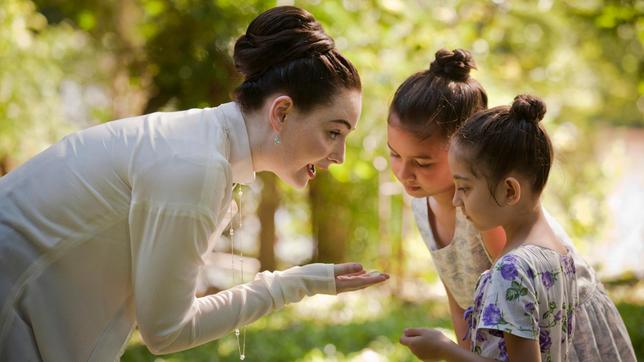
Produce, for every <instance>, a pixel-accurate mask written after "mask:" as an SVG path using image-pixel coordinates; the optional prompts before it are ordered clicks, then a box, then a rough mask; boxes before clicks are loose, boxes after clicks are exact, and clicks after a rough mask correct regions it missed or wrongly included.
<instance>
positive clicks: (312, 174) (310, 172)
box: [306, 163, 315, 179]
mask: <svg viewBox="0 0 644 362" xmlns="http://www.w3.org/2000/svg"><path fill="white" fill-rule="evenodd" d="M306 172H307V173H308V175H309V178H311V179H313V178H315V165H314V164H311V163H309V164H308V165H306Z"/></svg>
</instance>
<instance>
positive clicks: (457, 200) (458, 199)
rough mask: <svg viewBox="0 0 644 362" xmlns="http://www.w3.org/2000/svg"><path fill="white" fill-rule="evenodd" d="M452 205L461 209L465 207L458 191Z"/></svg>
mask: <svg viewBox="0 0 644 362" xmlns="http://www.w3.org/2000/svg"><path fill="white" fill-rule="evenodd" d="M452 205H454V206H455V207H460V206H462V205H463V201H462V200H461V197H460V196H459V194H458V191H457V192H455V193H454V197H452Z"/></svg>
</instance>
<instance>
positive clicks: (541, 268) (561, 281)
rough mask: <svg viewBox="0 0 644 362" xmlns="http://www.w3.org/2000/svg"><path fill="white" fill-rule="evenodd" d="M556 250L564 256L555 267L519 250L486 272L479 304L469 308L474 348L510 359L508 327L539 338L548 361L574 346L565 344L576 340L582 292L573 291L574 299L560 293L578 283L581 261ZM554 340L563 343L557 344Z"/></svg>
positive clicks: (479, 287) (479, 288)
mask: <svg viewBox="0 0 644 362" xmlns="http://www.w3.org/2000/svg"><path fill="white" fill-rule="evenodd" d="M532 250H536V248H535V249H532ZM539 250H543V249H539ZM515 254H516V255H515ZM543 254H547V253H543V252H542V255H543ZM550 255H552V259H550V260H551V261H555V260H556V261H559V263H558V265H557V267H556V268H554V269H553V268H552V267H551V265H553V264H552V263H543V264H539V263H534V262H532V261H531V260H530V259H524V258H522V257H521V254H520V253H515V252H514V251H513V252H512V254H507V255H505V256H503V257H502V258H501V259H500V260H498V261H497V262H496V264H495V265H494V267H493V269H492V270H493V271H494V272H493V273H492V272H491V271H490V272H486V273H484V274H482V276H481V278H480V280H479V284H478V285H477V289H476V292H475V293H474V305H473V306H472V307H470V308H468V309H467V310H466V312H465V319H466V321H467V325H468V329H469V331H470V332H471V333H470V332H468V335H470V337H469V339H470V340H471V341H472V350H473V351H474V352H476V353H478V354H485V357H491V358H495V359H498V360H508V358H509V357H508V354H507V348H506V344H505V339H504V338H503V333H504V332H505V333H511V334H514V335H518V336H522V337H526V338H536V337H538V338H539V348H540V351H541V353H542V359H543V360H544V361H545V360H550V359H554V358H555V356H557V355H558V354H559V353H561V351H565V350H566V348H570V347H565V346H564V344H566V343H568V344H570V343H572V337H571V336H572V333H573V321H574V309H575V306H576V305H577V303H578V301H577V296H576V292H572V293H568V295H570V296H571V297H570V298H572V299H569V298H568V296H567V295H565V296H564V298H561V294H560V293H561V290H562V288H571V286H574V285H575V283H576V279H575V272H576V271H575V265H574V262H573V260H572V258H570V257H568V256H566V257H562V256H557V259H554V255H555V254H554V253H553V254H550ZM556 261H555V263H556ZM537 277H539V278H537ZM554 286H557V287H554ZM553 287H554V288H553ZM574 288H575V289H574V290H575V291H576V286H574ZM568 290H571V289H568ZM477 327H478V328H480V329H477ZM531 336H532V337H531ZM553 341H556V342H558V343H556V344H554V345H553ZM559 342H560V343H559ZM492 347H493V348H492ZM490 353H491V354H490Z"/></svg>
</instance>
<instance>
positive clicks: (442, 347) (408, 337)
mask: <svg viewBox="0 0 644 362" xmlns="http://www.w3.org/2000/svg"><path fill="white" fill-rule="evenodd" d="M404 333H405V334H404V335H403V336H402V337H400V343H402V344H403V345H405V346H407V347H409V349H410V350H411V351H412V353H413V354H414V355H416V357H418V358H420V359H421V360H434V359H441V360H446V361H450V362H465V361H468V362H469V361H473V362H479V361H495V360H494V359H491V358H485V357H482V356H479V355H478V354H476V353H474V352H470V351H467V350H465V349H463V348H461V347H460V346H458V345H457V344H456V343H454V342H452V341H451V340H450V339H449V338H447V337H446V336H445V335H444V334H443V333H442V332H440V331H438V330H436V329H429V328H408V329H405V332H404ZM503 337H504V338H505V345H506V350H507V353H508V360H509V361H522V362H523V361H525V362H533V361H536V362H540V361H541V353H540V351H539V342H538V341H537V340H531V339H527V338H521V337H517V336H514V335H512V334H508V333H503Z"/></svg>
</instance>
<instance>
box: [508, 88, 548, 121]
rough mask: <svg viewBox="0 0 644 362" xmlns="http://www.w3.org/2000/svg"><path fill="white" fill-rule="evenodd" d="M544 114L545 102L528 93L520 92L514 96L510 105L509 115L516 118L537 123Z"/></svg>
mask: <svg viewBox="0 0 644 362" xmlns="http://www.w3.org/2000/svg"><path fill="white" fill-rule="evenodd" d="M545 114H546V104H545V103H544V102H543V100H541V98H539V97H536V96H532V95H529V94H520V95H518V96H516V97H514V102H512V107H510V117H511V118H513V119H516V120H524V121H530V122H534V123H535V124H537V123H539V122H540V121H541V120H542V119H543V116H544V115H545Z"/></svg>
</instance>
